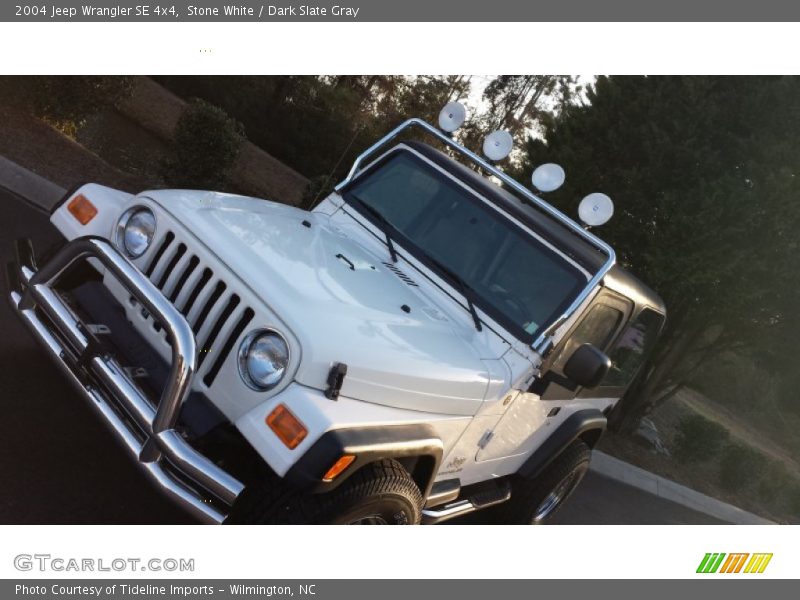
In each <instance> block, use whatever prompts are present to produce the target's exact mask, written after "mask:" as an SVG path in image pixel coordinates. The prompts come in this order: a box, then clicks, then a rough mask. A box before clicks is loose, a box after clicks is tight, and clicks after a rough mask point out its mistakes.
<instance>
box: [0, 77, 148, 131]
mask: <svg viewBox="0 0 800 600" xmlns="http://www.w3.org/2000/svg"><path fill="white" fill-rule="evenodd" d="M133 81H134V79H133V77H120V76H112V75H80V76H56V75H37V76H26V77H13V78H9V81H7V82H6V85H4V86H3V90H2V95H3V97H4V98H5V100H6V101H9V102H13V103H14V104H17V105H19V106H23V107H25V108H26V109H28V110H29V111H31V112H32V113H33V114H35V115H36V116H37V117H42V118H46V119H48V120H50V121H53V122H56V123H70V124H72V126H74V127H76V128H77V127H80V125H81V124H82V123H83V122H84V121H85V120H86V119H87V118H88V117H90V116H91V115H93V114H95V113H97V112H99V111H101V110H103V109H104V108H108V107H109V106H114V105H115V104H117V103H118V102H119V101H121V100H123V99H124V98H126V97H128V96H130V94H131V91H132V90H133Z"/></svg>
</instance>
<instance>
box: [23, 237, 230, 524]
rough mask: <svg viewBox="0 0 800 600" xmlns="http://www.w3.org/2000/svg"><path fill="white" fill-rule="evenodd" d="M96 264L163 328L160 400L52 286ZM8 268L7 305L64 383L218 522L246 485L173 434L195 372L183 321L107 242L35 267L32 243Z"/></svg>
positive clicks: (184, 497)
mask: <svg viewBox="0 0 800 600" xmlns="http://www.w3.org/2000/svg"><path fill="white" fill-rule="evenodd" d="M87 259H95V260H96V261H99V263H100V264H101V265H102V266H103V267H104V268H105V269H106V271H107V272H108V273H110V274H111V275H113V276H114V277H116V278H117V280H118V281H119V282H120V283H121V284H122V285H123V286H124V287H125V288H126V289H127V290H128V292H130V294H131V295H132V296H134V297H135V298H136V299H137V300H138V301H139V302H140V303H141V304H142V306H144V307H145V308H146V309H147V310H148V311H150V314H152V315H153V316H154V317H155V319H156V320H157V321H158V322H159V323H160V324H161V325H162V326H163V327H164V329H165V330H166V331H167V336H168V339H169V342H170V345H171V348H172V360H171V365H170V373H169V375H168V377H167V380H166V383H165V385H164V389H163V392H162V394H161V397H160V398H159V399H158V400H157V401H155V402H154V401H152V400H151V399H149V398H148V397H147V395H146V394H145V393H144V392H143V391H142V389H141V388H140V387H139V386H138V385H137V384H136V382H135V381H134V380H133V379H132V378H131V377H129V376H128V374H127V373H126V371H125V369H124V368H123V367H122V366H121V365H120V364H119V362H118V360H117V359H116V358H115V357H113V356H111V355H109V354H108V353H107V352H106V351H105V350H104V348H103V345H102V344H101V343H100V342H99V341H98V340H97V337H96V336H95V333H94V331H97V329H96V328H95V327H92V326H91V325H88V324H86V323H84V322H82V321H81V319H80V318H79V317H78V316H77V315H76V314H75V312H74V311H73V310H71V309H70V307H69V306H68V305H67V304H66V303H65V302H64V301H63V299H62V297H61V296H60V295H59V293H58V292H57V291H56V290H55V289H54V288H53V286H54V284H55V283H56V282H57V281H58V280H59V278H60V277H61V276H63V275H64V274H65V273H66V272H67V271H68V270H69V268H70V267H71V266H72V265H74V264H75V263H77V262H78V261H82V260H87ZM16 262H17V264H16V265H10V266H9V279H10V282H9V289H10V291H11V293H10V300H11V304H12V306H13V308H14V309H15V311H16V312H17V313H18V314H19V316H20V318H21V319H22V320H23V322H24V323H25V324H26V325H27V326H28V327H29V328H30V330H31V331H32V332H33V334H34V335H35V337H36V338H37V339H38V340H39V341H40V342H41V344H42V345H43V346H44V348H45V349H46V350H47V351H48V352H49V354H50V355H51V356H52V357H53V359H54V360H55V362H56V364H57V365H58V366H59V367H60V368H61V370H62V371H63V372H64V374H65V375H66V376H67V378H68V379H69V380H70V381H71V382H72V383H73V384H74V385H75V386H76V388H77V389H78V390H79V391H80V392H82V394H83V395H84V396H85V397H86V398H87V399H88V400H89V401H90V404H91V405H92V406H94V407H95V409H96V410H97V411H98V412H99V413H100V414H101V415H102V416H103V417H104V419H105V420H106V421H107V423H108V424H109V425H110V426H111V427H112V429H113V430H114V431H115V432H116V433H117V435H118V436H119V438H120V439H121V440H122V441H123V443H124V444H125V446H126V447H127V448H128V450H130V452H131V453H132V454H133V455H134V457H135V458H136V460H137V461H138V463H139V464H140V465H141V467H142V468H143V469H144V471H145V472H146V473H147V474H148V475H149V476H150V477H151V478H152V479H153V481H155V483H157V484H158V486H159V487H160V488H161V489H162V490H164V491H165V492H166V493H167V494H168V495H169V496H171V497H172V498H173V499H174V500H176V501H177V502H178V503H179V504H181V505H182V506H183V507H185V508H186V509H188V510H189V511H190V512H191V513H192V514H194V515H195V516H196V517H198V518H199V519H201V520H203V521H206V522H211V523H221V522H222V521H224V520H225V518H226V516H227V512H228V510H229V509H230V507H231V506H232V505H233V503H234V502H235V500H236V498H237V497H238V496H239V494H240V493H241V492H242V490H243V489H244V485H243V484H242V483H241V482H240V481H238V480H237V479H236V478H235V477H233V476H232V475H230V474H229V473H227V472H226V471H224V470H223V469H221V468H220V467H218V466H217V465H215V464H214V463H213V462H211V461H210V460H208V458H206V457H205V456H203V455H202V454H200V453H199V452H197V450H195V449H194V448H193V447H192V446H190V445H189V443H188V442H187V441H186V440H185V439H184V438H183V437H182V436H181V434H180V433H179V432H178V431H176V429H175V425H176V423H177V420H178V416H179V413H180V410H181V406H182V404H183V402H184V400H185V398H186V396H187V394H188V392H189V390H190V388H191V384H192V378H193V377H194V374H195V372H196V368H197V348H196V342H195V337H194V334H193V332H192V329H191V327H190V326H189V324H188V323H187V322H186V319H185V318H184V317H183V315H181V314H180V313H179V312H178V311H177V310H176V309H175V308H174V307H173V306H172V304H170V303H169V301H168V300H167V299H166V298H165V297H164V296H163V295H162V294H161V292H160V291H159V290H158V289H157V288H156V287H155V286H154V285H153V284H152V283H151V282H150V281H149V280H148V279H147V277H145V276H144V274H142V273H141V272H140V271H139V270H138V269H137V268H136V266H134V265H133V264H132V263H131V262H130V261H129V260H128V259H127V258H125V257H124V256H122V255H121V254H120V253H119V252H118V251H117V250H116V249H115V248H114V247H113V246H112V245H111V244H110V243H109V242H108V241H107V240H104V239H101V238H89V237H84V238H78V239H76V240H73V241H71V242H69V243H68V244H67V245H65V246H64V247H63V248H61V249H60V250H59V251H58V252H57V253H56V254H55V255H54V256H53V258H52V259H51V260H49V261H48V262H47V264H45V265H44V266H42V267H41V268H40V269H38V270H36V265H35V260H34V256H33V251H32V249H30V244H26V243H21V244H19V243H18V252H17V261H16Z"/></svg>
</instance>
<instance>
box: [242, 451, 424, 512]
mask: <svg viewBox="0 0 800 600" xmlns="http://www.w3.org/2000/svg"><path fill="white" fill-rule="evenodd" d="M264 492H266V493H264V494H263V496H262V497H261V498H259V497H258V496H260V495H261V494H258V493H255V494H253V495H251V496H250V497H249V498H248V501H247V502H246V503H245V505H243V506H242V509H244V507H245V506H246V505H249V508H247V509H244V510H239V511H236V512H237V514H236V515H235V516H234V515H232V516H233V517H234V518H232V519H229V522H238V523H246V522H249V523H273V524H303V523H307V524H317V525H326V524H331V525H416V524H417V523H419V522H420V519H421V517H422V504H423V501H422V494H421V493H420V491H419V488H418V487H417V484H416V483H414V480H413V479H412V478H411V476H410V475H409V474H408V471H406V470H405V469H404V468H403V466H402V465H401V464H400V463H398V462H396V461H393V460H380V461H377V462H375V463H372V464H369V465H366V466H365V467H363V468H362V469H360V470H359V471H358V472H357V473H354V474H353V475H352V477H350V478H349V479H348V480H347V481H345V482H344V483H343V484H342V485H341V486H339V487H338V488H337V489H335V490H333V491H331V492H327V493H324V494H284V495H282V496H281V497H278V498H275V496H274V495H273V494H272V493H270V492H268V491H267V490H264Z"/></svg>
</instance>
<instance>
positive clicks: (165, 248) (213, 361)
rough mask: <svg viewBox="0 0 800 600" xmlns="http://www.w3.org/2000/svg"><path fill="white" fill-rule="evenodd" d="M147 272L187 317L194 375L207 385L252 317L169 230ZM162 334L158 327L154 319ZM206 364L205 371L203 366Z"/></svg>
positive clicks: (199, 259)
mask: <svg viewBox="0 0 800 600" xmlns="http://www.w3.org/2000/svg"><path fill="white" fill-rule="evenodd" d="M157 248H158V249H157V250H156V252H155V254H153V257H152V259H151V261H150V264H148V265H147V268H146V269H145V271H144V272H145V275H147V277H148V278H149V279H150V281H151V282H153V284H154V285H155V286H156V287H157V288H158V289H159V290H161V292H162V293H163V294H164V295H165V296H166V297H167V298H168V299H169V301H170V302H171V303H172V304H173V305H174V306H175V308H177V309H178V310H179V311H180V312H181V314H182V315H183V316H184V317H186V320H187V321H188V322H189V325H191V327H192V331H193V332H194V335H195V339H196V340H197V351H198V353H199V356H198V375H202V381H203V383H204V384H205V385H206V386H207V387H210V386H211V385H212V384H213V383H214V379H215V378H216V376H217V374H218V373H219V370H220V368H221V367H222V364H223V363H224V361H225V358H226V357H227V356H228V354H230V352H231V351H232V349H233V346H234V344H235V343H236V340H237V339H238V338H239V336H240V335H241V334H242V333H243V332H244V330H245V328H246V327H247V325H248V324H249V323H250V321H251V320H252V319H253V317H254V316H255V312H254V311H253V309H252V308H250V307H249V306H243V305H242V300H241V298H240V296H239V295H238V294H236V292H235V291H234V290H232V289H231V288H230V285H228V283H227V282H225V281H224V280H223V279H222V278H221V277H219V276H217V275H216V274H215V273H214V271H213V270H212V269H211V268H210V267H209V266H208V265H206V264H205V263H204V261H203V258H202V255H199V254H196V253H194V252H193V251H192V248H191V245H190V244H189V243H187V242H184V241H182V240H179V239H178V237H177V236H176V234H175V233H174V232H172V231H168V232H167V233H166V234H165V235H164V237H163V238H162V239H161V240H159V241H158V246H157ZM153 328H154V329H155V330H156V331H158V332H160V331H161V326H160V324H158V323H155V322H154V323H153ZM204 365H205V366H207V367H208V365H210V367H209V368H208V369H207V371H206V372H205V374H203V366H204Z"/></svg>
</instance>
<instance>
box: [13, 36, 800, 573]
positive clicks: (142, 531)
mask: <svg viewBox="0 0 800 600" xmlns="http://www.w3.org/2000/svg"><path fill="white" fill-rule="evenodd" d="M798 34H800V27H799V26H798V25H797V24H768V23H767V24H748V23H741V24H713V23H712V24H708V23H705V24H675V23H663V24H653V23H629V24H619V23H608V24H594V23H534V24H530V23H523V24H519V23H511V24H450V25H447V24H413V23H393V24H387V23H353V24H347V23H343V24H329V23H278V24H276V23H253V24H207V23H179V24H143V23H110V24H88V23H16V24H8V23H4V24H0V72H2V73H4V74H34V73H47V74H75V73H103V74H165V73H180V74H199V73H214V74H224V73H230V74H349V73H474V74H489V73H500V72H504V73H571V74H582V73H618V74H642V73H648V74H673V73H680V74H706V73H717V74H771V73H783V74H797V73H798V72H800V68H798V65H800V52H798V45H797V40H798V39H800V35H798ZM53 501H54V502H55V501H57V500H56V499H53ZM165 501H166V500H165ZM0 540H2V541H0V577H7V578H11V577H20V576H24V575H25V574H23V573H20V572H18V571H16V570H15V569H14V566H13V558H14V556H15V555H17V554H21V553H30V554H33V553H49V554H51V555H53V556H61V557H65V558H68V557H94V558H105V559H107V560H109V561H110V560H111V559H113V558H118V557H142V558H147V557H184V558H194V559H195V561H196V565H197V570H196V571H195V572H194V573H192V574H191V575H188V574H184V576H189V577H193V578H221V577H242V578H244V577H257V578H351V577H353V578H363V577H372V578H383V577H397V575H398V571H397V558H396V557H403V559H402V560H403V563H404V564H407V565H413V566H410V567H409V568H408V569H406V570H405V571H404V573H405V574H407V575H409V576H411V577H422V578H439V577H443V578H451V577H452V578H484V577H495V578H529V577H530V578H536V577H547V578H560V577H564V578H619V577H628V578H634V577H667V578H670V577H672V578H684V577H695V576H697V577H705V578H708V577H727V576H725V575H703V576H698V575H695V569H696V568H697V565H698V564H699V562H700V560H701V558H702V557H703V555H704V554H705V553H706V552H726V553H728V552H772V553H774V555H775V556H774V558H773V560H772V562H771V563H770V565H769V567H768V568H767V570H766V572H765V573H764V574H763V575H756V576H743V575H732V576H730V577H797V576H798V569H797V568H796V565H797V563H798V560H797V559H798V545H800V531H798V526H729V527H722V526H558V527H538V528H533V527H525V528H523V527H500V526H495V527H490V526H480V527H478V526H472V527H469V526H447V527H436V528H390V529H386V528H383V529H380V528H378V529H371V528H333V527H236V528H213V527H200V526H197V527H187V526H169V527H156V526H152V527H124V526H84V527H64V526H59V527H54V526H49V527H42V526H38V527H36V526H3V527H2V528H0ZM409 557H412V560H411V561H410V562H409V560H408V559H409ZM413 557H416V560H414V559H413ZM96 575H97V576H103V574H96ZM28 576H34V577H42V575H41V574H38V573H29V574H28ZM68 576H71V577H93V576H95V575H93V574H91V573H51V574H47V575H45V577H68ZM106 576H112V577H130V576H134V575H133V574H130V573H123V574H119V573H111V574H106ZM143 576H144V577H156V576H158V574H155V573H147V574H145V575H143ZM162 576H164V577H178V576H180V574H178V573H170V574H164V575H162Z"/></svg>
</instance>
